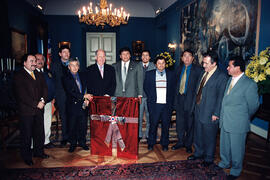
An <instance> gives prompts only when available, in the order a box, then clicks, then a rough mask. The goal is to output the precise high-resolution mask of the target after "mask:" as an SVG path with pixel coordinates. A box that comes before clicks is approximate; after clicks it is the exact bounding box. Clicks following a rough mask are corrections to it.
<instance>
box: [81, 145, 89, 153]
mask: <svg viewBox="0 0 270 180" xmlns="http://www.w3.org/2000/svg"><path fill="white" fill-rule="evenodd" d="M80 147H81V148H83V150H85V151H88V150H89V147H88V146H87V145H86V144H83V145H80Z"/></svg>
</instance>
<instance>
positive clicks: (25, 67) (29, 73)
mask: <svg viewBox="0 0 270 180" xmlns="http://www.w3.org/2000/svg"><path fill="white" fill-rule="evenodd" d="M23 68H24V69H25V70H26V72H28V73H29V74H30V75H31V73H32V72H33V71H29V70H28V69H27V68H26V67H23Z"/></svg>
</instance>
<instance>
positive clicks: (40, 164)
mask: <svg viewBox="0 0 270 180" xmlns="http://www.w3.org/2000/svg"><path fill="white" fill-rule="evenodd" d="M218 142H219V141H218ZM172 145H173V144H171V145H170V146H169V147H171V146H172ZM45 152H46V153H47V154H49V155H50V158H49V159H44V160H43V159H40V158H34V159H33V161H34V166H32V167H31V168H50V167H67V166H97V165H111V164H128V163H151V162H158V161H174V160H185V159H186V158H187V157H188V156H189V155H190V154H188V153H186V152H185V149H179V150H176V151H173V150H171V149H170V148H169V151H167V152H163V151H162V150H161V146H160V145H159V144H157V145H155V147H154V150H153V151H148V149H147V144H146V142H145V141H144V140H143V141H142V142H140V143H139V158H138V160H130V159H123V158H117V157H111V156H105V157H103V156H97V155H90V151H85V150H82V149H81V148H79V147H78V148H77V149H76V150H75V152H73V153H69V152H68V146H67V147H64V148H60V147H57V148H52V149H46V150H45ZM218 152H219V145H218V146H217V153H216V154H217V155H216V160H215V162H218V161H219V155H218V154H219V153H218ZM0 160H1V166H2V167H5V168H30V167H29V166H27V165H25V164H24V162H23V161H22V159H21V158H20V155H19V150H18V149H17V148H9V149H7V150H4V151H3V150H1V152H0ZM225 171H226V172H228V170H225ZM239 179H240V180H244V179H248V180H253V179H254V180H255V179H270V145H269V144H266V143H265V140H264V139H262V138H260V137H258V136H257V135H254V134H252V133H251V134H250V135H249V137H248V141H247V149H246V154H245V160H244V169H243V172H242V174H241V176H240V178H239Z"/></svg>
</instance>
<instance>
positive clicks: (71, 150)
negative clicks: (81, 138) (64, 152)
mask: <svg viewBox="0 0 270 180" xmlns="http://www.w3.org/2000/svg"><path fill="white" fill-rule="evenodd" d="M75 149H76V146H70V148H69V150H68V152H70V153H72V152H74V151H75Z"/></svg>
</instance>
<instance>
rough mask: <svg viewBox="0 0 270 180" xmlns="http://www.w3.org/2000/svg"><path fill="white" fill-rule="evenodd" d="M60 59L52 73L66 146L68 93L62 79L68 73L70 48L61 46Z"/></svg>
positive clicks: (63, 141) (63, 142)
mask: <svg viewBox="0 0 270 180" xmlns="http://www.w3.org/2000/svg"><path fill="white" fill-rule="evenodd" d="M59 56H60V59H57V60H55V61H52V66H51V72H52V75H53V79H54V83H55V100H56V107H57V109H58V111H59V115H60V119H61V127H62V141H61V145H62V146H65V145H66V144H67V141H68V134H69V132H68V122H67V121H68V120H67V114H66V113H67V112H66V92H65V90H64V87H63V82H62V78H63V77H65V76H66V74H67V73H68V60H69V57H70V48H69V47H68V46H61V47H60V48H59Z"/></svg>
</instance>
